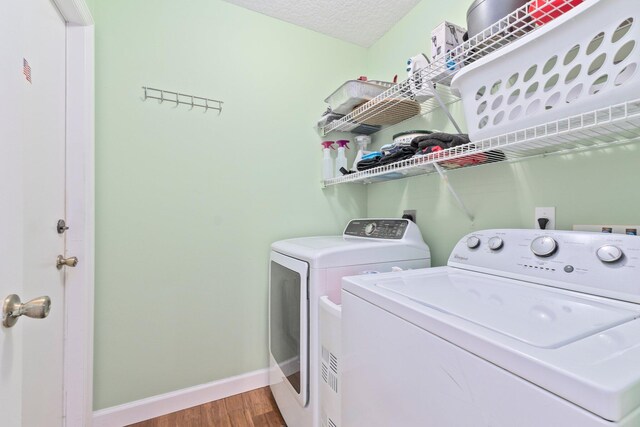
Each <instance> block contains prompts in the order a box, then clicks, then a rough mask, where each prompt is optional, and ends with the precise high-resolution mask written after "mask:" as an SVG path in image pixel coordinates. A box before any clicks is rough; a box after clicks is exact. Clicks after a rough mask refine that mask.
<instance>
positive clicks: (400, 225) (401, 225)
mask: <svg viewBox="0 0 640 427" xmlns="http://www.w3.org/2000/svg"><path fill="white" fill-rule="evenodd" d="M409 222H410V221H409V220H407V219H354V220H353V221H351V222H350V223H349V224H348V225H347V228H346V229H345V230H344V236H345V237H347V236H351V237H366V238H370V239H392V240H400V239H402V238H403V237H404V236H405V232H406V231H407V229H408V227H409Z"/></svg>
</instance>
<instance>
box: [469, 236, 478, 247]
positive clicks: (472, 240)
mask: <svg viewBox="0 0 640 427" xmlns="http://www.w3.org/2000/svg"><path fill="white" fill-rule="evenodd" d="M478 246H480V239H478V238H477V237H476V236H471V237H469V238H468V239H467V247H468V248H469V249H476V248H477V247H478Z"/></svg>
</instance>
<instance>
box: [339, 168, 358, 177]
mask: <svg viewBox="0 0 640 427" xmlns="http://www.w3.org/2000/svg"><path fill="white" fill-rule="evenodd" d="M340 173H341V174H342V175H351V174H352V173H355V171H348V170H346V169H345V168H340Z"/></svg>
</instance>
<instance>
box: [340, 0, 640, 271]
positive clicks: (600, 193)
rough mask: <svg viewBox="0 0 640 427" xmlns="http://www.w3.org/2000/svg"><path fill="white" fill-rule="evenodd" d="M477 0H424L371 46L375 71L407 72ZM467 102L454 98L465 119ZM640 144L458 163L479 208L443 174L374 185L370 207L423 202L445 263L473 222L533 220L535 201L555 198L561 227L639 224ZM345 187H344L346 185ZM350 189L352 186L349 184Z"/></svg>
mask: <svg viewBox="0 0 640 427" xmlns="http://www.w3.org/2000/svg"><path fill="white" fill-rule="evenodd" d="M470 3H471V1H470V0H469V1H466V0H456V1H448V2H447V1H427V0H424V1H422V2H420V3H419V4H418V5H417V6H416V7H415V8H414V9H413V11H412V12H411V13H409V14H408V15H407V16H405V17H404V19H403V20H402V21H401V22H400V23H398V24H397V25H396V26H395V27H394V28H393V29H392V30H391V31H389V32H388V33H387V34H386V35H385V36H384V37H383V38H382V39H381V40H379V41H378V42H377V43H376V44H375V45H374V46H372V47H371V48H370V49H369V52H368V59H367V64H368V74H369V75H370V76H373V77H376V78H385V77H386V78H388V76H392V75H393V74H401V75H402V76H403V77H406V73H405V72H404V67H405V63H406V59H407V58H409V57H411V56H413V55H415V54H417V53H418V52H425V53H430V34H431V30H432V29H433V28H435V27H436V26H437V25H438V24H439V23H440V22H442V21H443V20H448V21H450V22H454V23H457V24H459V25H462V26H466V25H465V23H466V10H467V7H468V6H469V4H470ZM461 107H462V104H461V103H458V104H455V105H453V106H452V112H453V114H454V116H455V117H456V118H457V119H458V120H459V121H460V123H461V124H462V125H464V118H463V112H462V108H461ZM409 129H440V130H444V131H447V132H454V131H455V130H454V128H453V126H452V125H450V124H449V123H448V121H447V120H446V118H445V116H444V115H443V114H442V113H440V112H436V113H434V114H433V115H430V116H428V117H427V118H419V119H414V120H412V121H411V122H409V123H405V124H402V125H401V127H396V128H393V129H391V130H387V131H384V132H380V133H378V134H377V135H376V138H375V140H374V141H375V143H376V145H375V146H374V147H379V146H380V145H381V144H386V143H388V142H391V139H392V135H393V134H394V133H395V132H398V131H401V130H409ZM638 165H640V148H639V147H638V145H637V144H632V145H623V146H618V147H615V148H609V149H606V150H605V149H603V150H597V151H592V152H586V153H581V154H572V155H563V156H550V157H546V158H536V159H532V160H529V161H524V162H519V163H511V164H496V165H492V166H486V167H484V166H483V167H479V168H475V169H465V170H459V171H452V172H450V173H449V180H450V182H451V184H452V185H453V187H454V188H455V189H456V191H457V192H458V194H459V196H460V197H461V199H462V200H463V201H464V203H465V204H466V206H467V208H468V209H469V210H470V211H471V213H472V214H473V216H474V220H473V221H471V220H470V219H468V218H467V216H466V215H465V214H464V213H463V212H462V210H461V209H460V208H459V207H458V205H457V204H456V203H455V201H454V200H453V197H452V196H451V195H450V193H449V192H448V190H447V188H446V186H445V184H444V183H443V182H442V181H441V179H440V178H439V177H438V176H435V175H431V176H420V177H414V178H409V179H405V180H400V181H393V182H387V183H382V184H374V185H369V186H367V189H366V191H367V215H368V216H369V217H385V216H387V217H395V216H399V215H401V214H402V211H403V210H404V209H417V211H418V213H417V222H418V225H419V226H420V229H421V231H422V234H423V235H424V237H425V240H426V241H427V242H428V243H429V245H430V246H431V250H432V256H433V264H434V265H435V266H439V265H444V264H446V262H447V259H448V256H449V253H450V252H451V250H452V249H453V246H454V245H455V243H456V242H457V241H458V240H459V239H460V238H461V237H462V236H464V235H465V234H467V233H470V232H472V231H473V230H480V229H487V228H510V227H511V228H532V227H533V223H534V208H535V207H536V206H555V207H556V221H557V227H558V228H559V229H571V227H572V225H573V224H603V223H604V224H640V172H639V170H640V169H639V168H638ZM342 190H343V188H340V189H339V191H342ZM344 191H349V190H347V189H346V188H344Z"/></svg>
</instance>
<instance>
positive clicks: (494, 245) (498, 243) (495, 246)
mask: <svg viewBox="0 0 640 427" xmlns="http://www.w3.org/2000/svg"><path fill="white" fill-rule="evenodd" d="M503 246H504V240H502V238H500V237H498V236H495V237H492V238H490V239H489V249H491V250H492V251H499V250H500V249H502V247H503Z"/></svg>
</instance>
